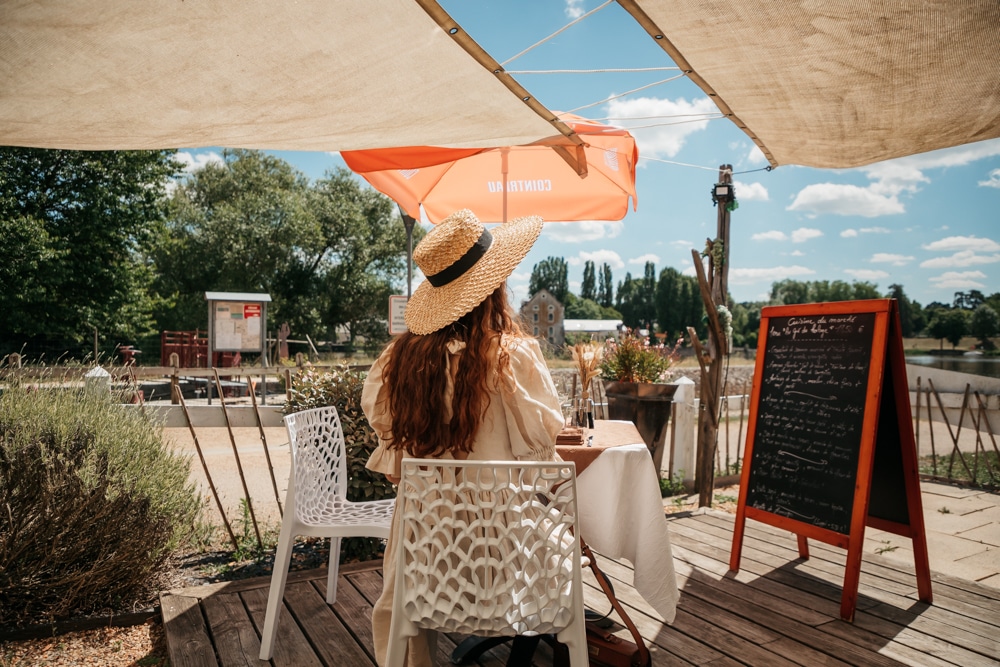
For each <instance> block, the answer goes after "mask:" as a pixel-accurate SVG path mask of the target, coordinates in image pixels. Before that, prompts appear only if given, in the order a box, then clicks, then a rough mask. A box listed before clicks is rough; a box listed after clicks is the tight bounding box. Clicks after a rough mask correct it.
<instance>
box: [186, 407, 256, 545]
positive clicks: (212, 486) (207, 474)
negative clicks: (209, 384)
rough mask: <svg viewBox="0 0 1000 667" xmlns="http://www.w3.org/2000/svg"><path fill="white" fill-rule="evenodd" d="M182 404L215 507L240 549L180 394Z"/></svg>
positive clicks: (230, 536)
mask: <svg viewBox="0 0 1000 667" xmlns="http://www.w3.org/2000/svg"><path fill="white" fill-rule="evenodd" d="M177 395H178V397H179V398H180V403H181V411H182V412H184V418H185V419H186V420H187V425H188V428H189V429H190V430H191V437H192V438H193V439H194V448H195V450H196V451H197V452H198V458H199V459H201V467H202V469H203V470H204V471H205V478H206V479H207V480H208V488H210V489H211V490H212V497H214V498H215V505H216V507H218V508H219V514H220V515H221V516H222V523H223V525H225V527H226V532H227V533H229V539H231V540H232V541H233V549H239V548H240V545H239V542H237V541H236V535H235V534H233V528H232V526H230V525H229V519H227V518H226V510H225V508H224V507H223V506H222V501H221V500H220V499H219V492H218V491H217V490H216V489H215V482H213V481H212V473H211V472H209V470H208V463H207V462H206V461H205V454H204V453H203V452H202V451H201V444H199V443H198V434H197V433H195V430H194V424H193V423H192V422H191V414H190V413H189V412H188V409H187V403H186V402H185V401H184V394H182V393H178V394H177Z"/></svg>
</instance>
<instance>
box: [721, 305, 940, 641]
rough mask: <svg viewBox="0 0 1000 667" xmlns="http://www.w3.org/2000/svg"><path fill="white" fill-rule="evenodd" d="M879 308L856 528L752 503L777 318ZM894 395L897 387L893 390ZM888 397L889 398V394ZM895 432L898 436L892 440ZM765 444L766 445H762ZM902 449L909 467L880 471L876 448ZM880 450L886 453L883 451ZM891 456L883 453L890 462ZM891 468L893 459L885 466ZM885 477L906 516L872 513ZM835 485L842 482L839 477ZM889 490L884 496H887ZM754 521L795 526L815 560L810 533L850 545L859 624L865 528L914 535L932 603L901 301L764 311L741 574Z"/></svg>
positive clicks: (741, 519) (746, 463)
mask: <svg viewBox="0 0 1000 667" xmlns="http://www.w3.org/2000/svg"><path fill="white" fill-rule="evenodd" d="M860 313H873V314H874V318H875V331H874V333H873V340H872V347H871V359H870V365H869V370H868V383H867V388H866V396H865V401H864V416H863V422H862V426H861V442H860V449H859V453H858V460H857V473H856V477H855V481H854V491H853V498H854V503H853V509H852V512H851V518H850V529H849V531H848V532H847V533H841V532H838V531H835V530H830V529H827V528H823V527H820V526H817V525H813V524H812V523H809V522H807V521H801V520H798V519H794V518H790V517H789V516H785V515H781V514H775V513H772V512H769V511H765V510H763V509H761V508H758V507H753V506H748V504H747V497H748V494H749V492H750V485H751V483H752V480H753V475H752V473H753V471H752V462H753V460H754V459H753V452H754V445H755V436H756V433H757V426H758V424H757V422H758V416H759V411H760V393H761V386H762V381H763V377H764V370H765V368H764V365H765V363H766V360H767V356H768V355H767V354H766V353H767V343H768V330H769V329H768V324H769V323H770V321H771V319H772V318H784V317H788V318H797V317H818V316H832V315H847V314H860ZM888 392H891V395H889V393H888ZM883 394H885V395H883ZM880 409H881V411H884V412H885V413H886V414H884V415H882V417H883V419H887V420H889V421H887V422H886V423H884V424H883V428H882V431H881V434H882V436H883V437H882V438H881V441H880V437H879V435H880V430H879V418H880V414H879V412H880ZM886 434H891V436H892V437H887V436H886ZM761 446H765V445H763V444H762V445H761ZM879 446H881V447H882V448H896V447H898V448H899V452H895V451H893V452H889V454H891V456H889V457H888V458H889V460H890V461H892V462H893V463H892V464H890V465H892V466H894V467H898V465H899V462H901V467H902V470H898V469H895V470H881V471H880V470H875V467H876V466H875V459H876V457H875V452H876V447H879ZM880 453H883V452H882V451H880ZM885 458H886V457H882V459H883V460H885ZM883 465H885V464H883ZM882 479H896V480H899V479H901V480H902V486H903V488H902V489H895V488H892V489H889V491H890V495H891V494H893V493H901V494H905V507H906V512H905V514H906V518H905V519H901V518H899V517H896V518H893V519H887V518H881V517H878V516H873V515H872V514H870V505H869V500H870V498H871V492H872V485H873V484H880V483H881V481H880V480H882ZM831 483H835V482H833V481H831ZM882 495H883V496H884V495H885V494H884V493H883V494H882ZM747 519H753V520H755V521H760V522H762V523H766V524H769V525H772V526H775V527H778V528H782V529H786V530H789V531H791V532H793V533H795V534H796V536H797V538H798V548H799V556H800V557H801V558H808V557H809V547H808V542H807V539H808V538H813V539H815V540H819V541H820V542H824V543H826V544H831V545H833V546H836V547H840V548H843V549H847V564H846V571H845V575H844V585H843V594H842V597H841V605H840V615H841V617H842V618H843V619H844V620H847V621H853V619H854V611H855V608H856V606H857V597H858V584H859V581H860V573H861V555H862V549H863V547H864V538H865V527H866V526H872V527H873V528H876V529H879V530H884V531H886V532H890V533H893V534H897V535H901V536H904V537H909V538H910V539H911V540H912V542H913V554H914V566H915V571H916V578H917V593H918V596H919V598H920V599H921V600H922V601H924V602H927V603H930V602H931V601H932V596H931V579H930V567H929V563H928V559H927V539H926V533H925V531H924V519H923V508H922V503H921V498H920V480H919V476H918V468H917V450H916V443H915V440H914V437H913V421H912V418H911V413H910V399H909V389H908V386H907V381H906V360H905V358H904V355H903V340H902V335H901V331H900V326H899V312H898V308H897V304H896V301H895V300H894V299H871V300H864V301H843V302H831V303H814V304H803V305H793V306H771V307H767V308H764V309H763V310H762V312H761V323H760V334H759V338H758V348H757V362H756V366H755V368H754V385H753V390H752V393H751V396H750V419H749V424H748V429H747V439H746V447H745V450H744V453H743V471H742V475H741V482H740V496H739V502H738V506H737V512H736V525H735V528H734V531H733V547H732V551H731V553H730V560H729V569H730V570H732V571H734V572H736V571H739V568H740V555H741V551H742V547H743V535H744V529H745V526H746V520H747Z"/></svg>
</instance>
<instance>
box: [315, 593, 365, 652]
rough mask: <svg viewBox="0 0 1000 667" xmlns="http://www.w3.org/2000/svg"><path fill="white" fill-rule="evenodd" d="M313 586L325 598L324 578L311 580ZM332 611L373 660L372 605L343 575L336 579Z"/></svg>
mask: <svg viewBox="0 0 1000 667" xmlns="http://www.w3.org/2000/svg"><path fill="white" fill-rule="evenodd" d="M313 586H315V587H316V590H317V591H318V592H319V594H320V596H321V597H322V598H323V599H324V600H325V599H326V578H323V579H317V580H315V581H313ZM333 611H334V613H335V614H337V617H338V618H339V619H340V620H341V621H342V622H343V623H344V626H345V627H347V628H348V629H349V630H350V632H351V634H352V635H353V636H354V639H355V641H357V642H358V643H359V644H360V645H361V647H362V648H363V649H364V650H365V652H366V653H367V654H368V657H370V658H371V659H372V662H374V661H375V645H374V641H373V639H372V605H371V604H370V603H369V602H368V601H367V600H365V598H364V596H363V595H361V593H360V592H359V591H358V589H356V588H355V587H354V584H353V583H352V582H351V580H350V579H348V578H347V577H346V576H344V575H340V576H339V577H338V581H337V601H336V602H335V603H334V605H333Z"/></svg>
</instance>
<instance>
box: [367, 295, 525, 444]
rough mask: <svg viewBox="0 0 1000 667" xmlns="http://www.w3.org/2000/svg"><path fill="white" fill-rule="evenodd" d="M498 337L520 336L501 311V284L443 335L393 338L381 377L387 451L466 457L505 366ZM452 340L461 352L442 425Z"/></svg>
mask: <svg viewBox="0 0 1000 667" xmlns="http://www.w3.org/2000/svg"><path fill="white" fill-rule="evenodd" d="M504 334H512V335H513V336H520V335H521V327H520V326H519V325H518V323H517V321H516V320H515V318H514V316H513V315H512V314H511V311H510V307H509V306H508V305H507V286H506V283H504V284H503V285H501V286H500V287H498V288H497V289H496V290H495V291H494V292H493V293H492V294H490V296H488V297H486V300H485V301H483V302H482V303H481V304H479V305H478V306H476V308H475V309H473V310H472V311H471V312H469V313H468V314H466V315H463V316H462V317H461V318H459V319H458V320H457V321H455V322H453V323H452V324H450V325H448V326H446V327H444V328H443V329H439V330H438V331H435V332H433V333H429V334H426V335H422V336H418V335H416V334H412V333H409V332H407V333H404V334H401V335H400V336H398V337H397V338H396V339H395V340H394V341H393V343H392V349H391V350H390V352H389V358H388V360H387V361H386V365H385V369H384V370H383V373H382V377H383V382H384V384H383V391H387V392H388V399H389V412H390V415H391V417H392V443H391V444H390V445H389V447H390V448H391V449H404V450H406V452H407V453H408V454H409V455H410V456H414V457H417V458H428V457H433V456H440V455H441V454H443V453H444V452H447V451H450V452H452V453H453V454H455V453H459V452H470V451H472V441H473V438H474V437H475V435H476V431H477V430H478V429H479V425H480V423H481V422H482V418H483V414H484V413H485V412H486V409H487V408H488V407H489V404H490V389H491V387H492V388H494V389H499V387H500V382H501V380H500V378H501V377H503V375H504V371H505V370H506V369H507V367H508V366H509V365H510V355H509V354H508V352H507V350H506V349H505V347H504V345H503V344H501V341H502V336H503V335H504ZM453 340H459V341H464V342H465V345H466V347H465V351H464V352H463V353H462V354H461V355H459V356H458V360H459V361H458V365H459V367H458V369H457V373H456V374H455V393H454V396H453V398H452V401H451V406H450V408H451V412H452V417H451V421H450V422H445V421H444V420H443V418H442V415H445V414H447V411H448V409H449V406H448V405H447V403H446V401H447V397H446V395H445V389H446V388H447V386H448V368H447V359H448V354H449V353H448V348H447V346H448V343H449V342H451V341H453ZM498 348H499V355H498V354H497V349H498Z"/></svg>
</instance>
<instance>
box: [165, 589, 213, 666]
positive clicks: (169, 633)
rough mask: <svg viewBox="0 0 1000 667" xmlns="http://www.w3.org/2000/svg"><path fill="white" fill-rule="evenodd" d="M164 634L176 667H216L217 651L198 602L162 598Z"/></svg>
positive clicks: (177, 598) (171, 661) (177, 596)
mask: <svg viewBox="0 0 1000 667" xmlns="http://www.w3.org/2000/svg"><path fill="white" fill-rule="evenodd" d="M160 610H161V613H162V614H163V631H164V634H165V635H166V638H167V653H169V655H170V664H171V665H172V666H173V667H217V666H218V664H219V663H218V661H217V660H216V659H215V649H214V648H213V647H212V640H211V638H210V637H209V634H208V626H207V625H206V624H205V618H204V616H202V614H201V607H200V606H199V605H198V600H197V599H196V598H193V597H186V596H183V595H161V596H160Z"/></svg>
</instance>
